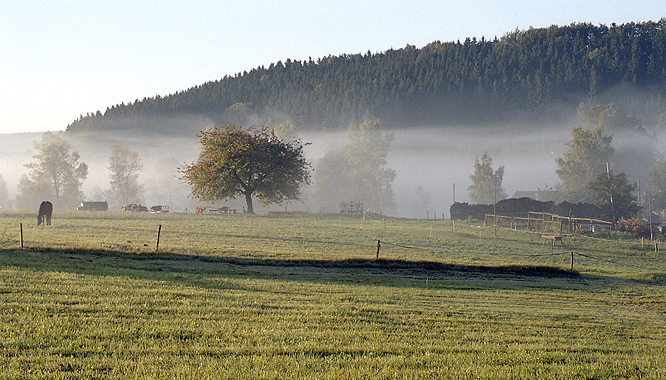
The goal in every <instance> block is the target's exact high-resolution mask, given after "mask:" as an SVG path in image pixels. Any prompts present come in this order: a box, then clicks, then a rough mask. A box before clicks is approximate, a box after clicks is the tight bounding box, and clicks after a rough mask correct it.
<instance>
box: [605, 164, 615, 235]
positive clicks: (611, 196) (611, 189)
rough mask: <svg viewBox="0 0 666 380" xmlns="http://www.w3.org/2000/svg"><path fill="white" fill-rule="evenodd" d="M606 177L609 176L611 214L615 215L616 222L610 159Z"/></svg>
mask: <svg viewBox="0 0 666 380" xmlns="http://www.w3.org/2000/svg"><path fill="white" fill-rule="evenodd" d="M606 178H608V195H609V196H610V205H611V215H612V216H613V223H615V207H614V206H613V186H612V184H611V179H610V169H609V167H608V161H606Z"/></svg>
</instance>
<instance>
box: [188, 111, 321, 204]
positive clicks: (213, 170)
mask: <svg viewBox="0 0 666 380" xmlns="http://www.w3.org/2000/svg"><path fill="white" fill-rule="evenodd" d="M199 143H200V144H201V147H202V148H201V154H200V155H199V159H198V160H197V161H196V162H194V163H192V165H186V166H185V167H183V168H181V172H182V173H183V174H184V176H183V179H184V180H185V181H186V182H187V183H188V184H189V185H190V186H191V187H192V194H193V195H194V196H195V197H197V198H199V199H201V200H203V201H217V200H224V199H235V198H237V197H239V196H241V197H244V198H245V202H246V204H247V212H248V213H250V214H253V213H254V207H253V204H252V197H253V196H256V197H257V198H258V199H259V201H260V202H261V203H262V204H264V205H267V204H273V203H282V202H284V201H287V200H290V199H292V200H295V199H299V197H300V194H301V193H300V188H301V185H302V184H304V183H306V184H307V183H309V182H310V171H309V166H310V165H309V164H308V163H307V161H306V160H305V155H304V153H303V146H302V145H301V144H300V143H299V142H298V141H294V142H293V143H288V142H285V141H284V140H282V139H280V138H278V137H277V136H276V135H275V133H273V131H269V130H268V129H267V128H263V129H261V130H256V129H249V130H243V129H241V128H239V127H235V126H233V125H231V124H227V125H226V127H225V128H224V129H218V128H209V129H207V130H206V131H205V132H202V134H201V137H200V140H199Z"/></svg>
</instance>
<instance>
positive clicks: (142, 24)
mask: <svg viewBox="0 0 666 380" xmlns="http://www.w3.org/2000/svg"><path fill="white" fill-rule="evenodd" d="M665 10H666V0H641V1H619V0H599V1H597V0H587V1H570V0H569V1H567V0H530V1H496V0H488V1H476V0H468V1H448V0H440V1H436V0H429V1H425V0H424V1H420V0H410V1H391V0H378V1H374V0H373V1H363V0H350V1H348V0H338V1H326V2H323V1H322V2H318V1H312V0H309V1H304V0H303V1H301V0H296V1H290V0H283V1H268V0H260V1H247V0H243V1H236V0H219V1H197V0H187V1H185V0H183V1H146V0H141V1H136V0H132V1H125V0H104V1H97V0H82V1H65V0H62V1H55V0H54V1H47V0H42V1H28V0H0V49H1V50H0V133H14V132H34V131H45V130H63V129H65V128H66V126H67V125H68V124H69V123H71V122H72V121H73V120H74V119H76V118H77V117H78V116H79V115H81V114H86V113H88V112H95V111H97V110H100V111H102V112H104V110H105V109H106V108H107V107H108V106H111V105H114V104H118V103H120V102H126V103H127V102H131V101H134V100H135V99H137V98H138V99H143V98H144V97H150V96H154V95H156V94H160V95H168V94H169V93H173V92H176V91H179V90H185V89H187V88H189V87H192V86H195V85H197V84H201V83H204V82H207V81H211V80H216V79H220V78H222V77H223V76H224V75H227V74H229V75H233V74H235V73H239V72H242V71H244V70H248V71H249V70H251V69H252V68H255V67H257V66H261V65H264V66H268V65H269V64H270V63H272V62H277V61H279V60H282V61H284V60H286V59H287V58H291V59H296V60H307V59H308V57H312V58H313V59H315V60H316V59H317V58H320V57H324V56H327V55H339V54H343V53H349V54H352V53H365V52H367V51H371V52H381V51H385V50H387V49H390V48H401V47H404V46H405V45H406V44H411V45H415V46H417V47H422V46H424V45H425V44H427V43H429V42H432V41H435V40H440V41H455V40H458V39H460V40H464V39H465V37H477V38H481V37H482V36H485V37H486V38H491V39H492V38H494V37H495V36H497V37H501V36H502V35H503V34H504V33H506V32H508V31H513V30H515V29H516V28H518V29H521V30H522V29H527V28H529V27H530V26H533V27H546V26H549V25H568V24H570V23H572V22H591V23H593V24H606V25H610V24H611V23H613V22H615V23H617V24H621V23H625V22H630V21H636V22H641V21H648V20H653V21H657V20H659V19H660V18H661V17H664V16H665V15H666V13H665V12H664V11H665Z"/></svg>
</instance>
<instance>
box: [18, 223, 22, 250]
mask: <svg viewBox="0 0 666 380" xmlns="http://www.w3.org/2000/svg"><path fill="white" fill-rule="evenodd" d="M19 236H20V237H21V249H23V223H19Z"/></svg>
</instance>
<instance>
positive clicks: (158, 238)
mask: <svg viewBox="0 0 666 380" xmlns="http://www.w3.org/2000/svg"><path fill="white" fill-rule="evenodd" d="M161 232H162V225H161V224H160V225H159V227H158V228H157V245H156V246H155V252H157V251H159V250H160V233H161Z"/></svg>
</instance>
